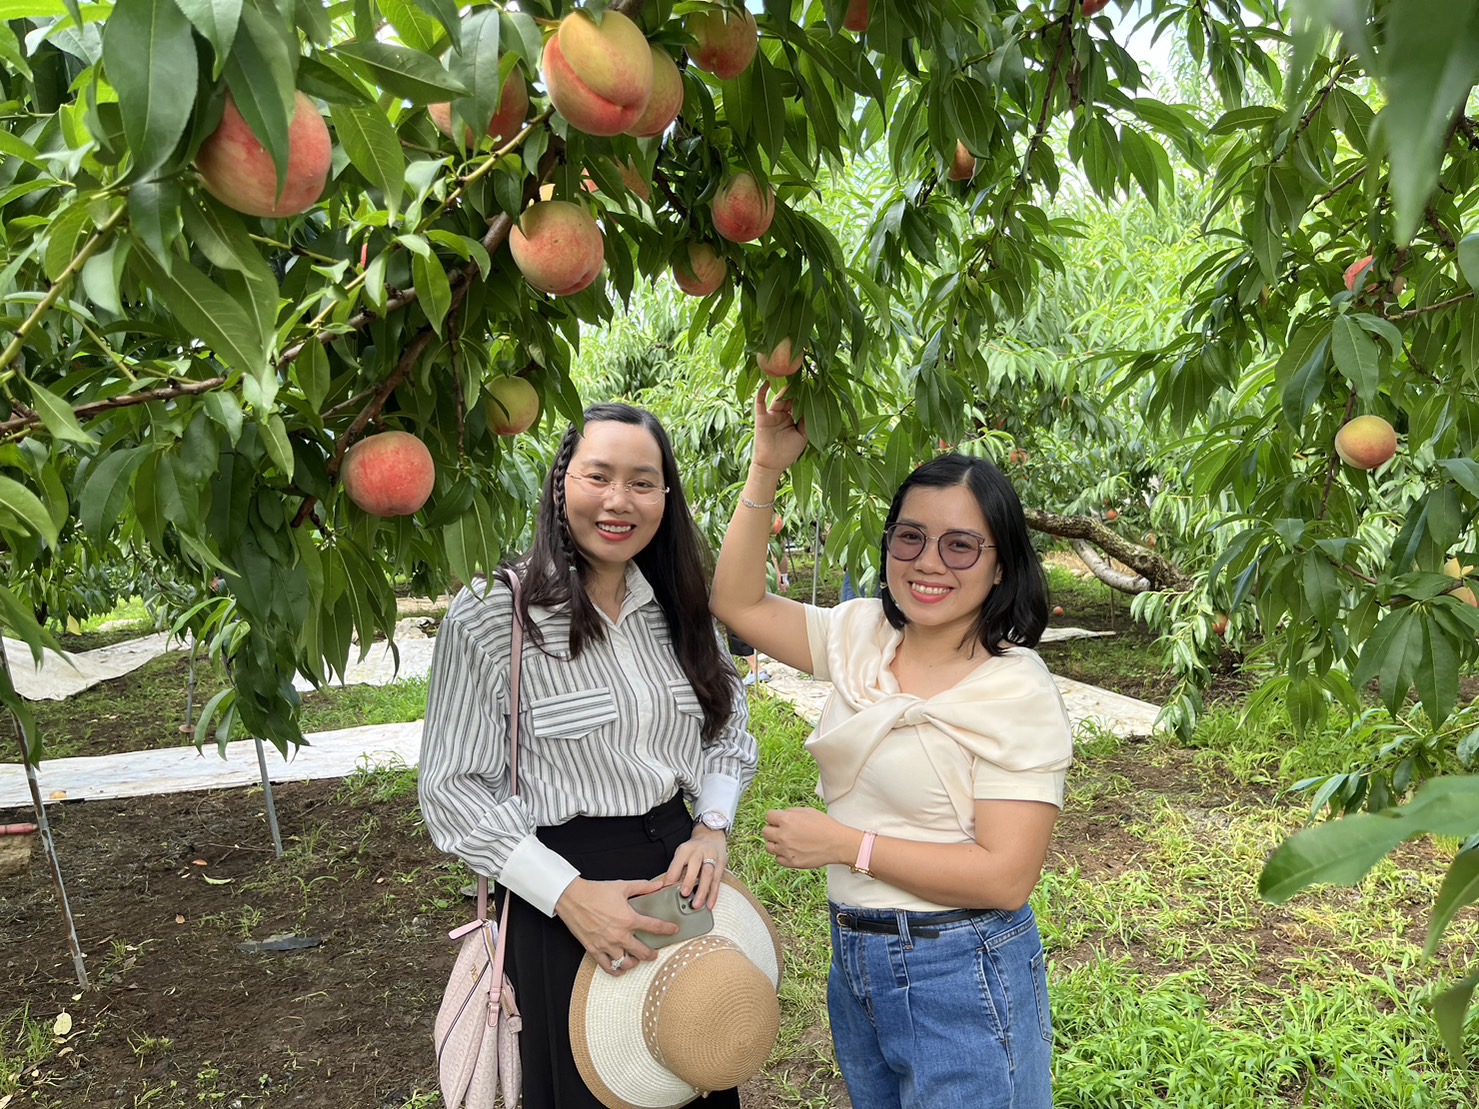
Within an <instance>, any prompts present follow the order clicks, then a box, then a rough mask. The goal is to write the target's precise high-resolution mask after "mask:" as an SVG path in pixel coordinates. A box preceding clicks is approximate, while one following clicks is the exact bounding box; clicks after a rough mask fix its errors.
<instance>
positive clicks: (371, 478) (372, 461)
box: [339, 431, 436, 516]
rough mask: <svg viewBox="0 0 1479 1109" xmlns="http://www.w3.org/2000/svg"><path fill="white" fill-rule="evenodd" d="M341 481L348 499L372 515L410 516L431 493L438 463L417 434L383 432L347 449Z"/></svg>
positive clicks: (341, 469) (340, 475)
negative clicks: (436, 463)
mask: <svg viewBox="0 0 1479 1109" xmlns="http://www.w3.org/2000/svg"><path fill="white" fill-rule="evenodd" d="M339 481H340V483H341V484H342V485H343V486H344V492H345V493H346V494H347V495H348V497H349V499H350V500H352V501H353V502H354V503H355V504H357V505H358V506H359V507H360V508H362V509H363V510H364V511H366V512H368V513H370V514H371V515H372V516H410V515H411V514H412V513H414V512H416V511H418V510H419V509H420V508H421V506H422V505H424V504H425V503H426V498H428V497H429V496H431V489H432V486H433V485H434V484H435V483H436V466H435V464H433V462H432V460H431V452H430V451H429V450H427V449H426V444H425V443H423V442H422V441H421V440H420V439H418V438H416V436H414V435H412V434H410V433H409V432H405V431H382V432H380V434H378V435H368V436H366V437H365V438H363V439H361V440H360V441H359V442H357V443H355V444H354V446H352V447H350V448H349V450H348V451H346V452H345V454H344V462H343V464H342V465H341V466H340V468H339Z"/></svg>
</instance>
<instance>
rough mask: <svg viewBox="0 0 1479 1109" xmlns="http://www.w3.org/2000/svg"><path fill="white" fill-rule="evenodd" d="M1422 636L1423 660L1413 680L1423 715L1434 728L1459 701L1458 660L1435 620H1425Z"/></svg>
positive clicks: (1455, 652) (1445, 718)
mask: <svg viewBox="0 0 1479 1109" xmlns="http://www.w3.org/2000/svg"><path fill="white" fill-rule="evenodd" d="M1422 633H1423V642H1424V643H1425V644H1426V649H1425V650H1424V651H1423V655H1424V656H1425V658H1423V659H1422V660H1421V662H1420V664H1419V665H1417V666H1415V667H1414V668H1413V678H1414V681H1415V684H1416V685H1417V695H1418V697H1419V698H1420V699H1421V701H1422V706H1423V711H1424V712H1426V713H1427V714H1428V719H1429V720H1431V721H1432V722H1433V725H1434V726H1435V727H1437V726H1440V725H1442V723H1443V722H1444V721H1445V720H1447V719H1448V717H1449V715H1450V714H1451V713H1452V712H1453V706H1454V703H1455V702H1456V701H1457V700H1458V672H1459V658H1458V652H1457V651H1455V650H1454V646H1453V641H1452V640H1451V639H1449V638H1448V636H1447V635H1446V634H1445V633H1444V631H1443V628H1442V627H1441V626H1440V625H1439V624H1438V622H1437V620H1436V619H1428V620H1424V621H1423V622H1422Z"/></svg>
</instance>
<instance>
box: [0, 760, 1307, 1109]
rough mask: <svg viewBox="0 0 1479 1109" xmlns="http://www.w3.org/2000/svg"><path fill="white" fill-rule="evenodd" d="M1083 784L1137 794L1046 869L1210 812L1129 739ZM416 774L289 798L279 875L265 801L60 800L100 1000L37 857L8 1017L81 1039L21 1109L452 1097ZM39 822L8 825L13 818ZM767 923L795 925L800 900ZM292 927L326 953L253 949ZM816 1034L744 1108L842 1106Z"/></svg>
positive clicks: (1117, 849)
mask: <svg viewBox="0 0 1479 1109" xmlns="http://www.w3.org/2000/svg"><path fill="white" fill-rule="evenodd" d="M1076 773H1077V771H1076ZM1085 773H1092V774H1094V775H1096V776H1113V777H1117V778H1120V779H1122V780H1124V781H1126V782H1127V783H1128V784H1129V785H1130V786H1131V787H1132V788H1128V789H1124V790H1119V791H1116V794H1115V796H1114V797H1113V798H1100V799H1099V800H1097V801H1095V802H1094V803H1093V804H1092V807H1076V806H1073V805H1071V806H1070V808H1069V810H1068V811H1067V812H1065V814H1064V816H1063V819H1062V821H1061V822H1060V824H1059V829H1058V833H1057V837H1056V841H1055V847H1054V852H1053V858H1052V859H1051V860H1050V864H1049V865H1050V867H1051V868H1059V869H1067V868H1070V867H1078V868H1080V869H1082V870H1083V871H1085V872H1088V873H1100V874H1106V875H1111V874H1115V873H1118V872H1120V871H1121V870H1123V869H1125V868H1127V867H1134V866H1135V865H1136V858H1137V856H1139V855H1140V854H1141V853H1142V852H1143V851H1144V850H1145V844H1144V843H1143V842H1142V841H1141V840H1139V839H1138V838H1137V837H1136V836H1135V835H1133V834H1132V833H1131V832H1130V831H1129V830H1128V828H1127V827H1126V826H1127V825H1129V824H1131V823H1133V822H1134V821H1136V820H1139V819H1142V818H1143V817H1144V815H1145V813H1144V812H1143V811H1140V812H1137V811H1133V810H1134V809H1135V808H1136V807H1137V806H1138V807H1141V808H1143V807H1144V806H1145V805H1151V804H1153V803H1154V799H1155V798H1157V797H1167V798H1194V799H1196V803H1197V804H1200V805H1206V804H1209V803H1211V802H1209V800H1208V794H1207V789H1208V783H1207V781H1206V780H1205V778H1204V776H1202V775H1201V774H1199V772H1198V771H1197V769H1196V768H1195V767H1194V765H1193V763H1192V753H1191V752H1181V751H1175V750H1172V751H1171V752H1170V757H1169V760H1168V757H1167V749H1166V748H1164V747H1162V748H1160V749H1159V752H1158V757H1157V758H1154V759H1152V758H1146V757H1144V756H1143V753H1142V752H1141V751H1140V750H1139V749H1138V745H1136V744H1133V743H1132V744H1129V745H1127V746H1126V747H1125V748H1124V749H1123V750H1122V751H1120V752H1119V753H1117V754H1115V755H1112V756H1109V757H1108V758H1105V759H1099V760H1095V762H1094V763H1093V765H1092V768H1089V767H1086V768H1085ZM408 780H409V776H406V779H405V780H396V779H373V780H369V781H367V782H365V783H361V784H360V785H359V786H358V787H357V788H355V787H352V786H349V785H346V784H345V783H341V782H316V783H292V784H286V785H282V786H280V787H278V788H277V790H276V799H277V807H278V813H279V818H280V820H281V823H282V827H283V829H284V834H285V835H287V836H290V837H291V838H290V840H289V850H288V852H287V855H286V857H285V858H284V859H282V860H280V861H279V860H277V859H275V858H274V857H273V853H272V850H271V841H270V837H269V834H268V830H267V826H266V822H265V816H264V812H263V808H262V794H261V792H260V790H226V791H217V792H208V793H190V794H178V795H174V796H166V797H153V798H143V799H138V800H130V801H126V802H125V801H119V802H90V803H68V804H65V805H59V806H54V807H52V808H51V809H50V810H49V812H50V813H51V816H52V820H53V823H54V828H55V832H56V836H57V843H58V849H59V851H60V854H61V857H62V859H63V863H64V866H65V867H66V872H67V880H68V892H69V894H70V898H71V902H72V905H73V908H74V911H75V913H76V916H77V927H78V938H79V940H80V942H81V945H82V949H83V951H84V952H85V953H86V956H87V964H88V969H89V973H90V974H91V976H92V979H93V982H94V986H95V988H94V989H92V990H90V991H87V992H85V993H84V992H81V991H79V990H78V988H77V985H76V983H75V981H74V980H73V978H72V966H71V961H70V958H69V957H68V953H67V946H66V943H65V939H64V935H63V933H62V929H61V923H60V919H61V918H60V914H59V911H58V909H57V905H56V901H55V898H54V895H53V892H52V886H51V882H50V880H49V876H48V873H47V871H46V869H45V866H44V863H43V860H42V858H41V856H40V854H39V852H38V853H37V854H36V855H34V856H33V858H32V862H31V866H30V869H29V871H28V872H27V873H25V874H23V875H21V876H19V877H14V878H8V879H0V979H3V981H5V983H6V990H5V1002H4V1004H3V1005H0V1021H5V1020H6V1019H7V1010H9V1009H10V1008H11V1006H19V1007H20V1008H21V1009H22V1010H23V1011H25V1012H27V1013H28V1014H29V1015H30V1017H31V1019H32V1020H34V1021H39V1022H41V1023H42V1024H43V1025H44V1026H45V1028H46V1029H47V1030H48V1031H49V1030H50V1028H51V1024H52V1021H53V1020H54V1018H55V1017H56V1016H57V1014H58V1013H61V1012H63V1011H65V1012H67V1013H68V1014H70V1016H71V1018H72V1028H71V1031H70V1033H68V1034H67V1035H66V1036H65V1037H64V1039H65V1043H64V1044H63V1043H61V1042H60V1041H57V1042H55V1043H53V1045H52V1049H51V1051H50V1052H49V1053H48V1055H49V1057H48V1058H47V1059H46V1061H44V1062H43V1063H41V1064H40V1065H39V1066H36V1067H33V1068H31V1069H30V1070H29V1071H28V1072H27V1073H26V1074H24V1075H23V1076H22V1080H21V1091H20V1093H19V1095H18V1096H17V1097H16V1099H15V1101H14V1102H13V1103H12V1105H28V1106H32V1105H33V1106H36V1107H37V1109H63V1107H66V1109H71V1107H82V1106H89V1107H90V1106H100V1107H106V1109H122V1107H126V1106H127V1107H134V1106H142V1105H149V1106H154V1107H158V1109H184V1107H186V1106H199V1105H202V1104H205V1105H222V1106H228V1107H235V1106H258V1105H263V1106H289V1105H306V1106H313V1107H315V1109H402V1107H411V1106H432V1105H439V1104H440V1102H439V1101H438V1100H437V1099H436V1098H435V1097H434V1096H433V1092H434V1090H435V1071H434V1065H433V1059H432V1053H431V1044H430V1029H431V1026H432V1022H433V1019H434V1016H435V1012H436V1007H437V1004H438V1002H439V1000H440V995H441V990H442V987H443V985H444V983H445V980H446V974H447V970H448V968H449V966H450V960H451V949H450V946H449V945H448V944H447V943H446V942H445V941H444V939H443V937H444V936H445V934H446V932H447V930H448V929H449V928H451V927H454V926H455V925H457V924H460V923H462V922H463V921H464V920H465V919H466V918H467V916H468V908H467V903H466V902H465V901H464V900H463V899H462V897H461V896H460V894H459V888H460V887H461V886H462V885H463V883H465V881H466V880H467V879H466V873H465V872H464V871H462V870H461V869H460V867H458V866H456V865H455V864H453V863H451V862H450V861H449V860H447V859H446V858H444V857H443V856H441V855H440V854H439V853H438V852H437V851H436V849H435V848H434V847H433V846H432V845H431V843H430V842H429V840H428V839H427V837H426V834H425V832H424V830H423V829H422V827H421V825H420V822H419V819H418V816H417V812H416V808H415V796H414V790H412V789H410V788H409V785H408ZM1228 799H1229V800H1231V799H1233V798H1232V797H1231V796H1229V798H1228ZM1242 799H1244V800H1251V799H1253V798H1252V797H1251V795H1247V794H1244V795H1243V797H1242ZM1260 800H1266V798H1260ZM25 815H26V814H25V813H23V812H14V811H12V812H0V822H3V821H7V820H15V819H22V818H24V817H25ZM772 909H773V910H774V911H775V914H776V917H777V922H778V924H779V925H780V926H781V927H782V929H783V930H784V929H785V928H786V924H787V921H786V912H785V908H784V906H779V907H777V906H772ZM279 934H291V935H294V936H298V937H303V938H306V939H310V940H314V941H317V946H315V947H312V948H309V949H306V950H300V951H292V952H277V953H272V952H253V951H249V950H243V948H242V947H241V946H240V945H241V944H243V943H244V942H247V941H249V940H256V941H261V940H264V939H266V938H268V937H272V936H275V935H279ZM1108 939H1109V938H1108V937H1104V936H1098V937H1093V938H1092V939H1091V940H1089V941H1086V942H1085V943H1084V944H1082V945H1078V946H1079V947H1081V948H1082V951H1081V952H1075V951H1061V952H1055V954H1054V958H1055V961H1061V962H1062V963H1063V964H1064V965H1072V964H1073V962H1074V961H1075V960H1076V959H1077V958H1079V956H1080V954H1082V955H1083V957H1089V956H1090V955H1091V954H1092V952H1093V951H1094V950H1095V945H1096V944H1097V945H1100V946H1102V945H1103V944H1104V943H1105V942H1106V941H1107V940H1108ZM1110 942H1112V941H1110ZM1257 946H1258V949H1259V950H1260V951H1267V952H1269V953H1270V955H1271V957H1272V956H1273V955H1274V954H1276V953H1277V952H1279V951H1282V950H1285V949H1287V948H1288V947H1289V942H1288V940H1287V939H1286V938H1285V937H1283V936H1281V935H1280V934H1279V933H1278V932H1277V931H1276V930H1275V928H1274V927H1273V924H1272V922H1271V923H1270V926H1269V927H1268V928H1267V929H1266V930H1262V931H1260V933H1259V935H1258V937H1257ZM1124 954H1125V956H1126V957H1127V958H1129V959H1131V960H1132V961H1135V960H1140V959H1153V958H1154V956H1153V954H1151V953H1144V952H1137V951H1135V950H1127V951H1125V952H1124ZM1147 969H1149V966H1148V967H1147ZM6 1034H7V1036H8V1037H12V1038H13V1037H14V1036H15V1035H16V1030H15V1028H14V1027H8V1028H7V1032H6ZM816 1036H817V1039H816V1042H814V1043H808V1042H805V1041H804V1040H803V1042H801V1043H799V1044H797V1045H795V1046H794V1048H793V1049H792V1051H791V1052H790V1054H789V1055H787V1056H786V1057H784V1058H775V1059H772V1061H771V1064H770V1065H769V1066H768V1067H767V1069H766V1070H765V1071H764V1072H762V1074H761V1075H760V1076H759V1077H757V1078H756V1079H755V1080H753V1081H752V1082H751V1083H750V1084H749V1085H748V1086H747V1088H746V1090H745V1098H744V1101H745V1105H746V1106H747V1107H754V1109H770V1107H774V1106H778V1105H781V1104H786V1105H812V1106H841V1107H845V1106H846V1105H847V1104H848V1102H847V1098H846V1094H845V1091H844V1090H843V1088H842V1085H841V1082H840V1081H839V1080H838V1079H837V1077H836V1075H835V1073H834V1072H832V1071H831V1069H830V1068H829V1067H828V1066H826V1065H825V1064H823V1065H818V1059H819V1058H820V1059H823V1060H825V1058H826V1054H827V1052H826V1046H827V1045H826V1042H825V1040H826V1034H825V1029H817V1030H816ZM4 1050H5V1051H11V1052H13V1051H14V1047H13V1045H12V1044H9V1043H7V1044H5V1045H4ZM0 1058H4V1055H3V1054H0Z"/></svg>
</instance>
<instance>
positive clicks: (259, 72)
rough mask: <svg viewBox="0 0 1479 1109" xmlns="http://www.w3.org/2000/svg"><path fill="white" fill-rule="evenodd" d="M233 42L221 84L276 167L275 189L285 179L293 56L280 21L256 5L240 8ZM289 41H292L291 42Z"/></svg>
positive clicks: (294, 96)
mask: <svg viewBox="0 0 1479 1109" xmlns="http://www.w3.org/2000/svg"><path fill="white" fill-rule="evenodd" d="M241 29H242V30H243V31H245V32H246V34H244V35H238V37H237V42H236V47H235V49H233V50H232V51H231V57H230V59H229V60H228V61H227V63H226V84H227V86H228V87H229V88H230V89H231V99H232V100H233V101H234V102H235V104H236V110H237V111H239V112H240V113H241V118H242V119H243V120H245V121H246V125H247V126H248V127H249V128H251V132H252V134H253V135H255V136H256V137H257V141H258V142H260V143H261V144H262V145H263V146H264V147H265V148H266V149H267V152H268V153H269V154H271V155H272V164H273V166H274V167H275V168H276V171H277V192H276V194H275V196H281V195H282V189H283V186H284V185H285V184H286V183H287V171H288V125H289V124H290V123H291V122H292V119H293V113H294V111H295V110H296V108H297V91H296V89H295V88H294V81H293V77H294V59H295V58H296V56H297V55H296V53H295V52H294V51H293V50H291V49H290V47H289V44H288V42H287V40H286V39H285V38H284V29H283V27H282V26H281V25H280V24H276V23H272V22H269V20H268V19H267V17H266V16H265V15H263V14H262V13H261V12H259V11H258V10H257V9H256V8H254V7H251V6H247V7H246V8H244V9H243V10H242V13H241ZM293 45H296V43H294V44H293Z"/></svg>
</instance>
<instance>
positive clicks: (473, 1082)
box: [435, 571, 524, 1109]
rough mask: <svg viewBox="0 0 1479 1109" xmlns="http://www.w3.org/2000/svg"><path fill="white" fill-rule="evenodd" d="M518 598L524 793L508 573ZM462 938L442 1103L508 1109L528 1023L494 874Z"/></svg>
mask: <svg viewBox="0 0 1479 1109" xmlns="http://www.w3.org/2000/svg"><path fill="white" fill-rule="evenodd" d="M503 579H504V580H505V581H506V582H507V583H508V586H509V588H510V589H512V590H513V595H514V610H513V611H514V628H513V644H512V646H511V647H510V651H509V654H510V659H509V676H508V683H509V713H508V750H509V754H508V766H509V780H510V781H511V782H512V783H513V792H514V794H515V795H517V794H518V792H519V671H520V669H521V663H522V661H523V655H524V624H523V621H522V620H520V619H519V577H518V575H517V574H515V573H513V572H512V571H507V572H505V573H504V574H503ZM448 936H449V938H451V939H454V940H461V941H462V946H461V948H460V950H459V951H458V952H457V962H456V963H455V964H454V965H453V967H452V977H451V978H450V979H449V980H448V982H447V989H446V992H445V993H444V994H443V995H442V1005H441V1008H440V1009H438V1010H437V1019H436V1032H435V1042H436V1049H437V1065H438V1068H439V1071H440V1078H441V1087H442V1100H443V1101H444V1102H445V1103H446V1106H447V1109H493V1105H494V1104H495V1102H496V1101H497V1099H498V1095H499V1093H500V1092H501V1093H502V1094H503V1104H504V1106H505V1109H514V1106H516V1105H518V1103H519V1095H520V1087H521V1085H522V1079H523V1073H522V1068H521V1066H520V1063H519V1031H520V1029H521V1028H522V1027H523V1023H524V1022H523V1020H522V1018H520V1016H519V1007H518V1004H517V1003H516V1002H515V1000H514V988H513V986H512V984H510V982H509V980H508V977H507V976H506V975H505V974H504V973H503V956H504V953H505V950H506V945H507V942H508V898H507V897H505V898H504V900H503V915H502V918H501V919H500V920H499V922H498V925H497V926H496V927H495V926H494V924H493V922H492V921H491V920H489V919H488V879H487V878H484V877H483V876H482V875H481V874H480V875H478V915H477V917H476V919H474V920H471V921H469V922H468V923H466V924H464V925H462V927H460V928H456V929H453V930H452V931H451V932H450V933H448Z"/></svg>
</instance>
